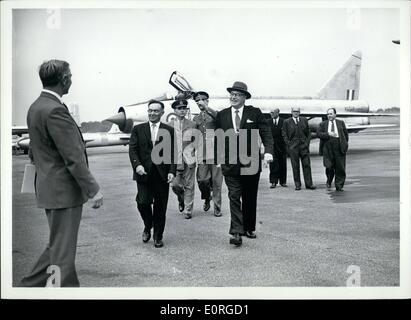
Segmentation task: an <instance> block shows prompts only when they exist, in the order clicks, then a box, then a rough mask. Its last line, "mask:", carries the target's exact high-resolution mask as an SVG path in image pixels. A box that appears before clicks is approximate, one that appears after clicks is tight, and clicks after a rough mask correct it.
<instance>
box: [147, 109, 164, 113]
mask: <svg viewBox="0 0 411 320" xmlns="http://www.w3.org/2000/svg"><path fill="white" fill-rule="evenodd" d="M161 111H162V110H153V109H148V110H147V112H148V113H160V112H161Z"/></svg>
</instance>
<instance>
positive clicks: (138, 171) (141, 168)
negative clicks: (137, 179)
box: [136, 165, 147, 176]
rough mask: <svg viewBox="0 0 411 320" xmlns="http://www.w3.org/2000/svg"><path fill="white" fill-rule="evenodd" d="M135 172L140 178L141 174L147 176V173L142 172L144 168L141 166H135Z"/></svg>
mask: <svg viewBox="0 0 411 320" xmlns="http://www.w3.org/2000/svg"><path fill="white" fill-rule="evenodd" d="M136 172H137V174H138V175H140V176H142V175H143V174H147V172H146V171H145V170H144V167H143V166H142V165H139V166H137V168H136Z"/></svg>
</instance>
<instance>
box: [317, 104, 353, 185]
mask: <svg viewBox="0 0 411 320" xmlns="http://www.w3.org/2000/svg"><path fill="white" fill-rule="evenodd" d="M327 117H328V120H326V121H323V122H321V124H320V125H319V127H318V129H317V135H318V137H319V138H320V155H322V156H323V164H324V167H325V174H326V176H327V182H326V185H327V188H331V183H332V181H333V179H334V176H335V189H336V190H337V191H344V190H343V187H344V182H345V176H346V174H345V155H346V153H347V150H348V131H347V128H346V127H345V123H344V121H342V120H337V119H336V117H337V111H336V110H335V108H330V109H328V110H327Z"/></svg>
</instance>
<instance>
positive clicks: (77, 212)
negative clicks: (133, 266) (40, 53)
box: [22, 60, 103, 287]
mask: <svg viewBox="0 0 411 320" xmlns="http://www.w3.org/2000/svg"><path fill="white" fill-rule="evenodd" d="M39 75H40V79H41V82H42V84H43V88H44V89H43V90H42V92H41V94H40V97H39V98H37V100H36V101H35V102H34V103H33V104H32V105H31V106H30V109H29V111H28V114H27V125H28V130H29V135H30V148H31V154H32V156H33V159H32V160H33V161H34V164H35V167H36V178H35V189H36V198H37V205H38V206H39V207H40V208H44V209H45V211H46V215H47V220H48V224H49V228H50V237H49V243H48V245H47V248H46V250H45V251H44V252H43V254H42V255H41V256H40V259H39V260H38V262H37V263H36V264H35V266H34V268H33V269H32V271H31V272H30V274H29V275H28V276H26V277H24V278H23V280H22V285H23V286H26V287H44V286H46V285H54V284H55V285H58V284H57V279H56V283H54V284H53V283H50V281H49V280H48V279H49V277H50V274H49V273H48V272H49V270H51V269H49V267H50V266H53V267H54V268H58V270H59V274H60V279H59V280H60V281H59V282H60V283H59V285H60V286H62V287H78V286H80V283H79V280H78V278H77V273H76V268H75V264H74V262H75V256H76V248H77V235H78V229H79V226H80V220H81V213H82V208H83V204H84V203H85V202H86V201H87V200H88V199H91V201H92V202H93V205H92V206H93V208H98V207H100V206H101V205H102V204H103V195H102V194H101V193H100V191H99V190H100V187H99V185H98V184H97V182H96V180H95V179H94V178H93V176H92V174H91V173H90V170H89V168H88V159H87V153H86V149H85V144H84V140H83V136H82V134H81V132H80V130H79V128H78V127H77V124H76V122H75V121H74V120H73V118H72V117H71V115H70V113H69V111H68V109H67V107H66V105H65V104H64V103H63V101H62V100H61V97H62V96H63V95H65V94H67V93H68V91H69V89H70V86H71V72H70V67H69V64H68V63H67V62H65V61H60V60H50V61H46V62H44V63H43V64H42V65H41V66H40V69H39Z"/></svg>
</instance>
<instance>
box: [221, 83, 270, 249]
mask: <svg viewBox="0 0 411 320" xmlns="http://www.w3.org/2000/svg"><path fill="white" fill-rule="evenodd" d="M227 91H228V92H229V93H230V104H231V106H230V107H228V108H226V109H224V110H222V111H220V112H219V113H218V114H217V119H216V129H217V130H216V137H217V149H218V150H217V154H218V161H219V163H222V164H221V168H222V171H223V175H224V177H225V182H226V184H227V187H228V197H229V200H230V213H231V226H230V231H229V233H230V234H231V235H232V237H231V239H230V244H234V245H235V246H241V244H242V238H241V236H242V235H245V236H246V237H247V238H250V239H255V238H256V237H257V236H256V234H255V226H256V209H257V193H258V183H259V180H260V173H261V159H260V152H259V146H258V143H257V141H258V133H259V134H260V136H261V139H262V142H263V144H264V147H265V155H264V160H265V161H268V162H270V161H273V152H274V150H273V137H272V135H271V130H270V127H269V125H268V123H267V121H266V119H265V118H264V116H263V114H262V112H261V110H260V109H258V108H255V107H253V106H245V100H246V99H249V98H251V94H250V93H249V92H248V91H247V85H246V84H245V83H243V82H239V81H237V82H235V83H234V85H233V86H232V87H230V88H227ZM218 129H222V130H223V132H224V133H225V134H227V135H230V132H231V133H232V134H234V139H225V138H224V139H223V148H224V150H219V149H220V146H219V145H221V141H220V140H221V137H220V138H219V135H220V134H221V131H220V130H218ZM227 140H228V141H227ZM219 141H220V142H219ZM235 142H236V143H235ZM244 148H245V150H244ZM253 151H254V152H253ZM230 153H231V155H232V156H233V157H232V158H234V159H231V160H230V158H231V157H230ZM221 154H224V158H223V159H222V157H221ZM250 155H251V157H250ZM232 160H234V161H232Z"/></svg>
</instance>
